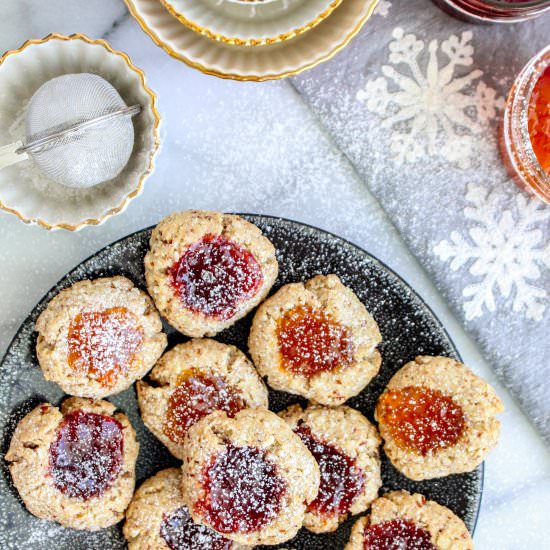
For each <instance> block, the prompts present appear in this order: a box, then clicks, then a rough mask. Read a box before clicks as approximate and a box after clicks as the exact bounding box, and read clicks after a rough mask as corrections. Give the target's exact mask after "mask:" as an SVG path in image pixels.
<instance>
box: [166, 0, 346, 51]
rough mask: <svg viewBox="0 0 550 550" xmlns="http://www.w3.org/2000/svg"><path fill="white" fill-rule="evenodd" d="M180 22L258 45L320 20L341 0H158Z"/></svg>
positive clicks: (214, 37) (219, 38)
mask: <svg viewBox="0 0 550 550" xmlns="http://www.w3.org/2000/svg"><path fill="white" fill-rule="evenodd" d="M160 1H161V3H162V4H163V5H164V6H165V7H166V9H167V10H168V11H169V12H170V13H171V14H172V15H173V16H174V17H175V18H176V19H178V21H180V23H183V24H184V25H185V26H187V27H189V28H190V29H191V30H193V31H195V32H198V33H200V34H203V35H204V36H207V37H208V38H211V39H212V40H217V41H220V42H225V43H227V44H233V45H238V46H261V45H266V44H274V43H276V42H282V41H283V40H289V39H291V38H294V37H296V36H298V35H299V34H302V33H303V32H306V31H308V30H311V29H312V28H313V27H315V26H316V25H318V24H319V23H321V22H322V21H324V20H325V19H326V18H327V17H328V16H329V15H330V14H331V13H332V12H333V11H334V10H335V9H336V8H337V7H338V6H339V5H340V4H341V2H342V0H160Z"/></svg>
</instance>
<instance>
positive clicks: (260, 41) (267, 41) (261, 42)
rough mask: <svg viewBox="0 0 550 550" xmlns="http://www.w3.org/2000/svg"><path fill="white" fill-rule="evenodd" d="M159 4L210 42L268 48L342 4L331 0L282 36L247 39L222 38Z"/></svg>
mask: <svg viewBox="0 0 550 550" xmlns="http://www.w3.org/2000/svg"><path fill="white" fill-rule="evenodd" d="M160 3H161V4H162V5H163V6H164V7H165V8H166V9H167V10H168V11H169V12H170V15H172V16H173V17H175V18H176V19H177V20H178V21H179V22H180V23H182V24H183V25H185V26H186V27H187V28H189V29H191V30H192V31H194V32H197V33H199V34H202V35H203V36H206V37H208V38H210V39H211V40H215V41H216V42H223V43H224V44H230V45H231V46H269V45H271V44H277V43H279V42H284V41H285V40H290V39H291V38H295V37H296V36H299V35H300V34H303V33H304V32H306V31H309V30H310V29H312V28H313V27H316V26H317V25H318V24H319V23H321V22H323V21H324V20H325V19H326V18H327V17H328V16H329V15H330V14H331V13H332V12H333V11H334V10H335V9H336V8H337V7H338V6H339V5H340V4H341V3H342V0H333V1H332V2H331V3H330V5H329V6H328V7H327V8H326V9H325V10H324V11H323V12H322V13H320V14H319V15H318V16H317V17H316V18H315V19H313V21H310V22H309V23H306V24H305V25H302V26H301V27H298V28H297V29H293V30H291V31H288V32H285V33H283V34H279V35H278V36H273V37H267V38H249V39H242V38H236V37H230V36H224V35H223V34H218V33H215V32H213V31H211V30H210V29H207V28H206V27H202V26H200V25H198V24H197V23H195V22H193V21H191V20H189V19H187V17H185V15H184V14H183V13H181V12H179V11H177V10H176V9H175V8H174V6H172V4H170V2H169V0H160Z"/></svg>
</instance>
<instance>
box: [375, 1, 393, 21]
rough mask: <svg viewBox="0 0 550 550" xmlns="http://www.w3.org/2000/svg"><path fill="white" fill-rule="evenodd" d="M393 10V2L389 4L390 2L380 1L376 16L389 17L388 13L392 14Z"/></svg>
mask: <svg viewBox="0 0 550 550" xmlns="http://www.w3.org/2000/svg"><path fill="white" fill-rule="evenodd" d="M390 8H391V2H388V0H380V2H378V6H376V10H375V11H374V13H375V14H376V15H380V16H381V17H387V16H388V13H390Z"/></svg>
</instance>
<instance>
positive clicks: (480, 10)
mask: <svg viewBox="0 0 550 550" xmlns="http://www.w3.org/2000/svg"><path fill="white" fill-rule="evenodd" d="M435 3H436V4H438V5H440V6H441V7H442V8H443V9H444V10H445V11H447V12H449V13H451V14H452V15H455V16H458V17H460V18H461V19H465V20H466V21H470V22H474V23H517V22H519V21H527V20H528V19H532V18H533V17H538V16H539V15H542V14H543V13H544V12H547V11H550V0H435Z"/></svg>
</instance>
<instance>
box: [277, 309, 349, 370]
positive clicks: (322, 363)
mask: <svg viewBox="0 0 550 550" xmlns="http://www.w3.org/2000/svg"><path fill="white" fill-rule="evenodd" d="M277 336H278V339H279V349H280V351H281V357H282V367H283V368H284V369H286V370H288V371H290V372H292V373H294V374H300V375H302V376H307V377H312V376H315V375H316V374H319V373H321V372H331V371H334V370H337V369H343V368H346V367H349V365H351V362H352V360H353V352H354V347H353V341H352V334H351V331H350V330H349V329H348V328H347V327H345V326H343V325H341V324H339V323H337V322H335V321H333V320H332V319H331V318H330V317H329V316H328V315H326V314H325V313H323V312H322V311H319V310H316V309H313V308H312V307H309V306H298V307H295V308H294V309H292V310H290V311H288V312H287V313H286V314H285V315H284V317H283V318H282V319H281V320H280V321H279V323H278V327H277Z"/></svg>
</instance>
